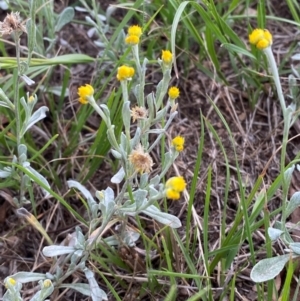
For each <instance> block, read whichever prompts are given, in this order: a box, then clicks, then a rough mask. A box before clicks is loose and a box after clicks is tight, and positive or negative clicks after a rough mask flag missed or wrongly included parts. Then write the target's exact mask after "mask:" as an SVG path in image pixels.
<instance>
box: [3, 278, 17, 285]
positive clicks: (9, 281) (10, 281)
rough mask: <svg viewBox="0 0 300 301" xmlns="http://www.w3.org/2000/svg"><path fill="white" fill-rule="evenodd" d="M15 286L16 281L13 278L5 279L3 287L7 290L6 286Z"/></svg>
mask: <svg viewBox="0 0 300 301" xmlns="http://www.w3.org/2000/svg"><path fill="white" fill-rule="evenodd" d="M16 284H17V282H16V280H15V279H14V278H11V277H9V278H7V279H6V281H5V287H6V288H8V285H11V286H15V285H16Z"/></svg>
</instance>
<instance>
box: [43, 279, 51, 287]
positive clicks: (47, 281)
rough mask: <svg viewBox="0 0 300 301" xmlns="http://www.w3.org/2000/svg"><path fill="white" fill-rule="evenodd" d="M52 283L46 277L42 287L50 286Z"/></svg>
mask: <svg viewBox="0 0 300 301" xmlns="http://www.w3.org/2000/svg"><path fill="white" fill-rule="evenodd" d="M51 284H52V282H51V280H50V279H46V280H44V287H50V286H51Z"/></svg>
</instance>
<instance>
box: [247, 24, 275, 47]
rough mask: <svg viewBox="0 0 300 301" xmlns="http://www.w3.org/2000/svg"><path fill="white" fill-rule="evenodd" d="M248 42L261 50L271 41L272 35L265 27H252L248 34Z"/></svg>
mask: <svg viewBox="0 0 300 301" xmlns="http://www.w3.org/2000/svg"><path fill="white" fill-rule="evenodd" d="M249 42H250V44H253V45H255V46H256V48H258V49H260V50H263V49H265V48H267V47H269V46H271V45H272V43H273V37H272V35H271V33H270V32H269V31H268V30H267V29H259V28H257V29H254V30H253V31H252V33H251V34H250V35H249Z"/></svg>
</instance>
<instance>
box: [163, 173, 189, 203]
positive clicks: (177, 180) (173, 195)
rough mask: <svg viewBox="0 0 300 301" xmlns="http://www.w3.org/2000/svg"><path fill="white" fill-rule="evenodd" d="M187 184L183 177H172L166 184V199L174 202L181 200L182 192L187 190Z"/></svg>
mask: <svg viewBox="0 0 300 301" xmlns="http://www.w3.org/2000/svg"><path fill="white" fill-rule="evenodd" d="M185 186H186V183H185V180H184V178H183V177H172V178H170V179H169V180H168V181H167V182H166V186H165V188H166V197H167V198H168V199H172V200H178V199H179V198H180V192H182V191H183V190H184V189H185Z"/></svg>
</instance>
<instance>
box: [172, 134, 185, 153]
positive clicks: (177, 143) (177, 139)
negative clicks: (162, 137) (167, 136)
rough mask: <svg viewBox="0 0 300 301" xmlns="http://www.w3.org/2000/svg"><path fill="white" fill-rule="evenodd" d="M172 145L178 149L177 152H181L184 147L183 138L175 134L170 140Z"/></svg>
mask: <svg viewBox="0 0 300 301" xmlns="http://www.w3.org/2000/svg"><path fill="white" fill-rule="evenodd" d="M172 145H173V146H174V148H175V149H176V150H177V151H178V152H182V151H183V149H184V138H183V137H181V136H176V137H175V138H174V139H173V140H172Z"/></svg>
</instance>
